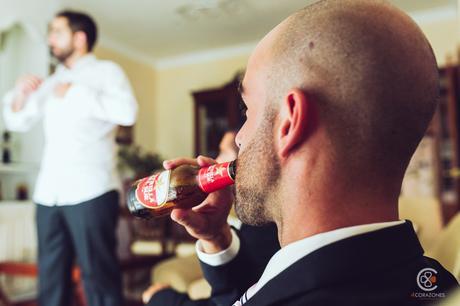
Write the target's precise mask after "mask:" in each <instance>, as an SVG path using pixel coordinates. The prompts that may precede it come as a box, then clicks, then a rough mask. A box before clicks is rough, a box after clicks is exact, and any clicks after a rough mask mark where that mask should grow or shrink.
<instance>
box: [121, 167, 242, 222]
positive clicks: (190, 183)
mask: <svg viewBox="0 0 460 306" xmlns="http://www.w3.org/2000/svg"><path fill="white" fill-rule="evenodd" d="M235 171H236V161H231V162H226V163H221V164H215V165H212V166H209V167H204V168H199V167H195V166H191V165H182V166H179V167H177V168H174V169H172V170H166V171H163V172H161V173H159V174H155V175H151V176H149V177H145V178H143V179H140V180H138V181H136V182H135V183H134V184H133V186H132V187H131V188H130V190H129V191H128V195H127V197H128V198H127V202H128V209H129V211H130V212H131V214H133V215H135V216H137V217H141V218H144V219H149V218H152V217H159V216H164V215H167V214H169V213H170V212H171V210H172V209H173V208H175V207H180V208H191V207H193V206H196V205H198V204H200V203H201V202H203V200H204V199H205V198H206V197H207V195H208V194H209V193H211V192H213V191H216V190H218V189H222V188H224V187H226V186H229V185H232V184H233V183H234V180H235Z"/></svg>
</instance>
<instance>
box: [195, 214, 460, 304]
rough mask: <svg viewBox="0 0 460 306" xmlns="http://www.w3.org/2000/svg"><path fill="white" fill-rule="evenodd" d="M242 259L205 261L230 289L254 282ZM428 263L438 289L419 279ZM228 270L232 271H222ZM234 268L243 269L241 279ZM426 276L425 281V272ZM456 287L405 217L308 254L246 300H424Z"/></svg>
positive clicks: (213, 277)
mask: <svg viewBox="0 0 460 306" xmlns="http://www.w3.org/2000/svg"><path fill="white" fill-rule="evenodd" d="M243 251H244V250H243ZM239 260H241V258H236V259H235V260H234V261H232V262H230V263H229V264H227V265H225V266H224V267H218V268H216V267H211V266H207V265H204V264H203V265H202V267H203V269H204V272H205V276H206V278H207V279H208V281H209V282H210V284H212V286H213V291H214V292H225V290H227V292H230V291H232V290H233V289H231V288H235V286H236V287H238V286H237V285H235V282H236V283H238V281H239V280H241V281H242V282H243V283H245V285H246V286H247V287H249V286H248V285H247V280H246V268H247V267H248V266H247V262H246V263H245V264H244V265H243V266H242V267H243V268H241V266H239V265H240V264H241V263H240V262H239ZM425 268H432V269H435V271H436V273H437V274H436V279H434V278H432V279H431V280H432V281H433V282H435V284H436V285H437V289H435V290H434V291H430V292H429V291H424V290H422V289H421V288H420V287H419V286H418V285H417V276H418V274H419V272H420V271H421V270H422V269H425ZM225 271H226V272H227V274H225V273H224V274H222V272H225ZM232 271H238V273H239V275H240V278H239V280H238V278H237V276H234V273H233V272H232ZM228 273H230V274H228ZM419 278H420V277H419ZM421 278H422V279H421V282H423V283H425V281H426V278H425V279H423V275H422V276H421ZM226 287H227V288H226ZM456 287H458V283H457V281H456V280H455V278H454V277H453V276H452V275H451V274H450V273H449V272H448V271H447V270H445V269H444V268H443V267H442V266H441V265H440V264H439V263H438V262H437V261H435V260H433V259H430V258H427V257H424V256H423V249H422V247H421V246H420V243H419V241H418V239H417V236H416V234H415V232H414V230H413V228H412V224H411V223H410V222H406V223H404V224H402V225H398V226H395V227H390V228H385V229H382V230H378V231H374V232H370V233H365V234H362V235H358V236H354V237H351V238H347V239H344V240H341V241H338V242H335V243H332V244H330V245H327V246H325V247H322V248H320V249H318V250H316V251H314V252H312V253H311V254H308V255H307V256H305V257H303V258H302V259H300V260H299V261H297V262H296V263H294V264H293V265H291V266H290V267H288V268H287V269H286V270H284V271H283V272H282V273H280V274H279V275H277V276H276V277H275V278H273V279H272V280H271V281H269V282H268V283H267V284H266V285H265V286H264V287H262V288H261V290H260V291H259V292H257V293H256V294H255V295H254V296H253V297H252V298H251V299H250V300H249V301H248V302H247V303H246V304H245V305H247V306H252V305H257V306H263V305H283V306H297V305H299V306H300V305H302V306H303V305H311V306H332V305H337V306H339V305H340V306H346V305H353V306H360V305H362V306H372V305H381V306H390V305H425V304H431V303H433V301H435V300H434V299H433V298H432V297H441V298H442V297H443V296H447V292H448V291H449V290H451V289H452V288H456ZM218 302H219V301H218ZM231 304H232V303H228V301H222V303H220V302H219V303H218V305H231Z"/></svg>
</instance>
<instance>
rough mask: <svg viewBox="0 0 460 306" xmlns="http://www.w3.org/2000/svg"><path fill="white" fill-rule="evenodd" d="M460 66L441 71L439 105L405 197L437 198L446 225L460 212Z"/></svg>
mask: <svg viewBox="0 0 460 306" xmlns="http://www.w3.org/2000/svg"><path fill="white" fill-rule="evenodd" d="M459 76H460V73H459V67H458V66H448V67H445V68H441V69H440V70H439V77H440V95H439V104H438V107H437V109H436V112H435V115H434V117H433V120H432V122H431V124H430V126H429V128H428V130H427V132H426V135H425V137H424V138H423V140H422V142H421V143H420V145H419V147H418V148H417V150H416V152H415V154H414V156H413V158H412V160H411V162H410V164H409V167H408V169H407V172H406V175H405V178H404V182H403V186H402V187H403V188H402V195H403V196H409V197H414V196H415V197H418V198H420V197H422V198H436V199H438V201H439V203H441V207H440V208H441V211H442V213H443V216H444V222H445V223H447V222H448V221H449V220H450V219H451V217H452V216H453V215H454V214H455V213H457V212H459V211H460V164H459V161H460V159H459V144H460V139H459V127H460V125H459V122H458V110H459V102H460V101H459V98H460V96H459V94H460V82H459V81H460V79H459Z"/></svg>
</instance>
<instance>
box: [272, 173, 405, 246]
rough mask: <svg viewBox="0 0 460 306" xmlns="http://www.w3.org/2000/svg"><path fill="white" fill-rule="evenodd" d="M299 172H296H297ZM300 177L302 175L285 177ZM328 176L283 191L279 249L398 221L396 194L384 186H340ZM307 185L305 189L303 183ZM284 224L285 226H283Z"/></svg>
mask: <svg viewBox="0 0 460 306" xmlns="http://www.w3.org/2000/svg"><path fill="white" fill-rule="evenodd" d="M297 169H298V168H297ZM293 176H294V177H302V176H303V174H302V173H299V172H297V173H296V174H291V175H288V177H293ZM333 176H334V174H332V172H331V173H329V175H328V176H326V177H323V178H320V177H319V176H315V177H316V180H315V181H316V183H317V184H315V182H312V178H311V177H309V178H307V176H305V179H298V182H301V184H299V185H298V186H294V185H293V184H292V180H291V184H286V185H285V186H288V187H287V188H283V191H282V193H283V195H282V196H281V197H280V198H281V199H283V203H280V205H281V216H280V218H279V219H280V220H275V221H276V224H277V227H278V236H279V240H280V245H281V246H282V247H283V246H285V245H287V244H290V243H292V242H294V241H297V240H301V239H304V238H307V237H310V236H313V235H316V234H319V233H324V232H328V231H332V230H335V229H339V228H343V227H349V226H355V225H363V224H370V223H379V222H387V221H396V220H398V196H397V194H398V193H397V192H392V191H391V190H389V188H388V186H387V184H381V186H384V187H381V188H378V187H376V188H370V187H367V188H363V187H361V188H360V187H359V185H358V184H356V185H355V186H354V187H350V184H349V183H341V181H342V182H343V180H342V179H340V178H339V177H336V176H334V177H333ZM306 181H310V182H312V184H311V185H310V186H306V185H305V184H304V183H303V182H306ZM379 189H380V190H379ZM284 221H285V222H284Z"/></svg>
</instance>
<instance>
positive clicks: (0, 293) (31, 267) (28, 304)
mask: <svg viewBox="0 0 460 306" xmlns="http://www.w3.org/2000/svg"><path fill="white" fill-rule="evenodd" d="M37 275H38V268H37V265H36V264H35V263H23V262H14V261H4V262H0V276H2V277H3V280H5V279H6V280H8V279H9V280H13V278H15V277H25V278H30V279H36V278H37ZM8 283H11V284H12V283H13V282H8V281H5V282H3V285H4V286H5V284H8ZM72 283H73V285H74V292H75V306H85V305H86V302H85V298H84V294H83V287H82V283H81V277H80V270H79V269H78V268H77V267H75V268H74V269H73V271H72ZM5 287H7V288H5ZM5 287H0V302H2V303H3V304H4V305H5V306H32V305H36V303H35V298H36V292H33V293H32V294H31V293H30V291H29V292H26V293H25V294H24V292H19V294H18V293H17V292H16V294H14V291H15V290H14V289H15V288H13V287H14V286H5ZM10 287H11V288H10ZM7 292H8V293H7ZM3 304H1V305H3Z"/></svg>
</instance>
